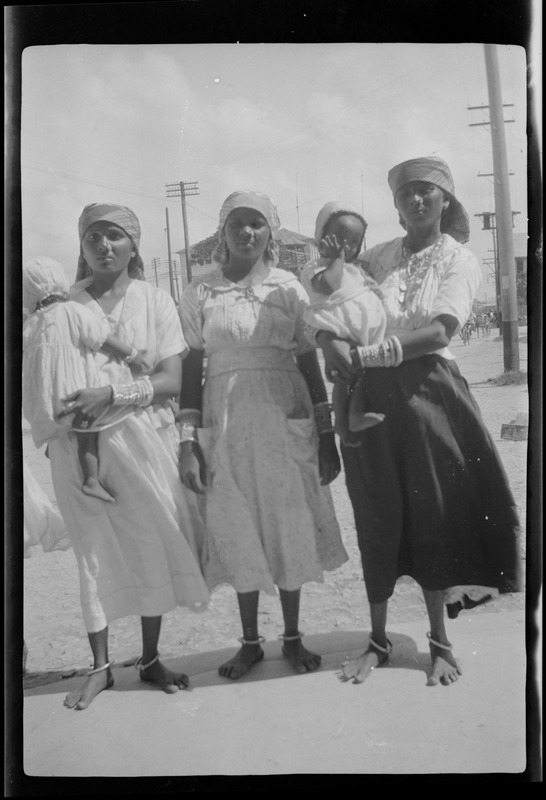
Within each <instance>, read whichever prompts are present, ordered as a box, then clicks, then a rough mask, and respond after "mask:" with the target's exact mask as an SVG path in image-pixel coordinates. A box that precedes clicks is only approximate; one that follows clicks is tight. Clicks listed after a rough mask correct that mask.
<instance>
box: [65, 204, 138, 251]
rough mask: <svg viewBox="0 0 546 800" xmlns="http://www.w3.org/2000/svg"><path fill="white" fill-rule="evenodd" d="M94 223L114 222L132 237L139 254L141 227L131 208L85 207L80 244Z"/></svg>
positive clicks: (79, 226)
mask: <svg viewBox="0 0 546 800" xmlns="http://www.w3.org/2000/svg"><path fill="white" fill-rule="evenodd" d="M94 222H112V223H113V224H114V225H117V226H118V227H119V228H122V229H123V230H124V231H125V233H126V234H127V235H128V236H130V237H131V240H132V242H133V244H134V245H135V247H136V249H137V252H138V250H139V247H140V225H139V222H138V219H137V217H136V216H135V214H134V212H133V211H131V209H130V208H127V206H117V205H114V204H112V203H91V205H88V206H85V208H84V209H83V211H82V213H81V216H80V218H79V220H78V233H79V235H80V242H81V240H82V239H83V235H84V233H85V231H86V230H87V229H88V227H89V226H90V225H92V224H93V223H94Z"/></svg>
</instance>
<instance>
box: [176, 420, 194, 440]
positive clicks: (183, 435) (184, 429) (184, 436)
mask: <svg viewBox="0 0 546 800" xmlns="http://www.w3.org/2000/svg"><path fill="white" fill-rule="evenodd" d="M178 433H179V435H180V442H179V443H180V444H182V443H183V442H197V443H199V439H198V438H197V426H196V425H192V424H191V422H182V423H181V424H180V425H179V426H178Z"/></svg>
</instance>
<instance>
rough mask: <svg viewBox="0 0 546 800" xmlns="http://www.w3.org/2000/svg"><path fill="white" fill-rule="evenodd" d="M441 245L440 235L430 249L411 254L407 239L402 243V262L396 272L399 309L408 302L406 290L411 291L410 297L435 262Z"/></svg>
mask: <svg viewBox="0 0 546 800" xmlns="http://www.w3.org/2000/svg"><path fill="white" fill-rule="evenodd" d="M443 244H444V236H443V235H442V236H440V238H439V239H438V240H437V241H436V242H434V244H433V245H431V246H430V247H427V248H426V249H425V250H422V251H421V252H419V253H413V252H412V251H411V250H410V248H409V245H408V240H407V237H406V238H405V239H404V241H403V242H402V261H401V262H400V266H399V268H398V270H397V273H398V303H399V304H400V307H401V308H404V307H405V305H406V301H407V300H409V296H408V289H411V295H414V294H415V292H416V291H417V289H418V288H419V286H420V285H421V283H422V282H423V278H424V277H425V275H426V274H427V272H428V270H429V268H430V267H431V265H432V264H433V263H434V261H435V260H436V258H437V256H438V254H439V252H440V250H441V249H442V246H443Z"/></svg>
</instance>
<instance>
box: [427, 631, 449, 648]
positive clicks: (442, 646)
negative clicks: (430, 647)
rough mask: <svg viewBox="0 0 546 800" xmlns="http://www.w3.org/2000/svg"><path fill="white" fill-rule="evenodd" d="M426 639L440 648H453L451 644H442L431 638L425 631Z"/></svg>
mask: <svg viewBox="0 0 546 800" xmlns="http://www.w3.org/2000/svg"><path fill="white" fill-rule="evenodd" d="M427 639H428V640H429V642H430V643H431V644H435V645H436V647H440V648H441V649H442V650H453V645H452V644H442V643H441V642H437V641H436V639H433V638H432V636H431V634H430V633H427Z"/></svg>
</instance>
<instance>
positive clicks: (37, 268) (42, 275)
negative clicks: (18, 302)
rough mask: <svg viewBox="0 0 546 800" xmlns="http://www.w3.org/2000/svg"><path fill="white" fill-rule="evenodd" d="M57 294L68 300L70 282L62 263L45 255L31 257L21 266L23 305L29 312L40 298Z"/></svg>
mask: <svg viewBox="0 0 546 800" xmlns="http://www.w3.org/2000/svg"><path fill="white" fill-rule="evenodd" d="M51 295H57V296H59V297H62V298H64V299H66V300H68V298H69V296H70V283H69V281H68V278H67V275H66V272H65V271H64V267H63V265H62V264H59V262H58V261H54V259H52V258H48V257H47V256H37V257H36V258H31V259H30V261H27V262H26V264H25V265H24V266H23V306H24V308H26V309H27V311H29V312H30V313H31V314H32V313H33V312H34V311H35V310H36V306H37V305H39V304H40V303H41V302H42V300H45V299H46V297H50V296H51Z"/></svg>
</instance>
